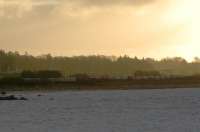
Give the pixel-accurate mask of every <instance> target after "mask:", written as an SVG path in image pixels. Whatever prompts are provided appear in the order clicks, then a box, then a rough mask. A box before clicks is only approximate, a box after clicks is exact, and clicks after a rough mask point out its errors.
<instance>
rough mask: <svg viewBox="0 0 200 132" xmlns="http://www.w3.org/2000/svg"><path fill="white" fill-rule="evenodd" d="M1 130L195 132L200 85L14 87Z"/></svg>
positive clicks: (1, 108)
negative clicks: (167, 87)
mask: <svg viewBox="0 0 200 132" xmlns="http://www.w3.org/2000/svg"><path fill="white" fill-rule="evenodd" d="M15 94H17V95H23V96H25V97H27V98H28V99H29V100H28V101H0V131H1V132H27V131H28V132H199V130H200V123H199V122H200V89H174V90H135V91H134V90H133V91H131V90H130V91H129V90H128V91H85V92H46V93H40V94H42V95H43V96H41V97H38V96H37V95H38V94H39V93H35V92H34V93H33V92H32V93H30V92H27V93H15Z"/></svg>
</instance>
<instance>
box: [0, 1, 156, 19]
mask: <svg viewBox="0 0 200 132" xmlns="http://www.w3.org/2000/svg"><path fill="white" fill-rule="evenodd" d="M152 2H154V0H0V17H5V18H13V17H14V18H16V17H17V18H21V17H24V16H31V15H39V16H40V15H43V16H45V15H47V16H48V15H49V14H52V12H54V13H63V12H61V11H65V12H66V13H65V15H70V14H76V13H77V12H78V13H81V12H83V13H84V12H87V13H88V12H89V11H91V10H92V11H93V9H94V8H98V9H99V10H101V9H102V8H105V7H107V8H112V7H115V6H129V7H136V6H142V5H146V4H149V3H152ZM86 10H87V11H86ZM63 14H64V13H63ZM81 14H82V13H81ZM76 15H77V14H76Z"/></svg>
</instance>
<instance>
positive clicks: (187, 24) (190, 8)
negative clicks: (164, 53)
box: [167, 0, 200, 61]
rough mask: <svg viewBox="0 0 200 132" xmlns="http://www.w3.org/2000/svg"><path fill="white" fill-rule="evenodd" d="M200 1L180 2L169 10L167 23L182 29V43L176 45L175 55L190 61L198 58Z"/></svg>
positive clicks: (199, 47) (187, 0)
mask: <svg viewBox="0 0 200 132" xmlns="http://www.w3.org/2000/svg"><path fill="white" fill-rule="evenodd" d="M199 5H200V1H198V0H180V1H178V2H177V4H176V5H175V6H174V7H173V9H172V10H170V13H169V14H168V17H167V18H168V19H170V20H169V21H170V22H172V23H173V24H177V25H179V26H182V28H184V32H185V34H184V36H182V37H183V38H182V39H183V40H184V42H183V43H180V44H178V45H176V46H175V47H176V51H177V55H179V56H182V57H184V58H186V59H188V60H189V61H191V60H192V59H193V58H194V57H195V56H199V49H200V25H199V24H200V14H199V12H200V8H199Z"/></svg>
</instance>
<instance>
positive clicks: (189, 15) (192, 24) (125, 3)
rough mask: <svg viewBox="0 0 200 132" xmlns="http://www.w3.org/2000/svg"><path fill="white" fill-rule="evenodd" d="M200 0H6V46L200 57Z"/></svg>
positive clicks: (0, 23)
mask: <svg viewBox="0 0 200 132" xmlns="http://www.w3.org/2000/svg"><path fill="white" fill-rule="evenodd" d="M199 5H200V1H198V0H0V48H2V49H5V50H12V51H15V50H17V51H20V52H22V53H23V52H25V51H27V52H29V53H31V54H35V55H38V54H44V53H52V54H53V55H69V56H71V55H89V54H104V55H124V54H127V55H130V56H139V57H156V58H161V57H166V56H182V57H185V58H187V59H188V60H190V59H191V58H193V57H194V56H200V52H199V50H200V43H199V42H200V39H199V38H200V37H199V35H200V26H199V23H200V15H199V12H200V8H199V7H198V6H199Z"/></svg>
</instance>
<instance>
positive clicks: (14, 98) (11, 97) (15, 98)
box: [0, 95, 28, 100]
mask: <svg viewBox="0 0 200 132" xmlns="http://www.w3.org/2000/svg"><path fill="white" fill-rule="evenodd" d="M0 100H28V99H27V98H25V97H20V98H17V97H15V96H14V95H10V96H4V97H0Z"/></svg>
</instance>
